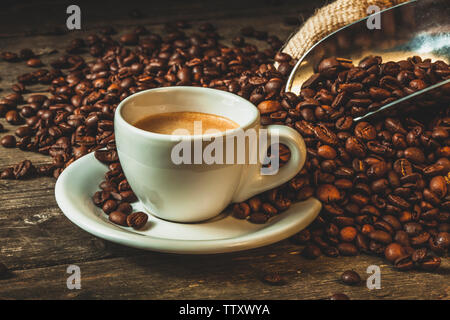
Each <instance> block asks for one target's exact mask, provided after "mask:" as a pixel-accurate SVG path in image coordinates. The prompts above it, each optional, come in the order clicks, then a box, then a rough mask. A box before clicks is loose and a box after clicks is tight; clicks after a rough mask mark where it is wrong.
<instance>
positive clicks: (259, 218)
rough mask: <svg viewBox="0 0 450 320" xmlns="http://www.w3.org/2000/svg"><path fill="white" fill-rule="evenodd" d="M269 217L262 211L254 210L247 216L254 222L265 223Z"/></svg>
mask: <svg viewBox="0 0 450 320" xmlns="http://www.w3.org/2000/svg"><path fill="white" fill-rule="evenodd" d="M268 219H269V217H268V216H267V215H266V214H264V213H262V212H255V213H252V214H251V215H250V216H249V221H250V222H252V223H256V224H262V223H266V222H267V220H268Z"/></svg>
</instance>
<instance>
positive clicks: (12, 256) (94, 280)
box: [0, 1, 450, 299]
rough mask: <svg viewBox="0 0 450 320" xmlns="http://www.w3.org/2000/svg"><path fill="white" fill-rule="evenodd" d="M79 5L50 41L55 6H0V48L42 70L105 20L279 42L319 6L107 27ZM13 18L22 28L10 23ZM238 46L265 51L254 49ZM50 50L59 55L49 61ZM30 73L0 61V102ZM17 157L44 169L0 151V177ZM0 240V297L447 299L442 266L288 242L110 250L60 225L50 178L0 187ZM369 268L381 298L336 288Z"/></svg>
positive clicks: (122, 18) (267, 6) (236, 10)
mask: <svg viewBox="0 0 450 320" xmlns="http://www.w3.org/2000/svg"><path fill="white" fill-rule="evenodd" d="M275 2H277V1H275ZM82 3H83V5H85V7H82V8H84V9H83V10H85V13H86V16H87V18H86V19H87V20H86V23H87V25H86V29H83V31H80V32H70V33H67V34H66V35H65V36H53V35H46V34H45V33H48V31H49V30H51V29H52V28H54V27H55V22H54V21H55V20H58V19H59V20H61V21H63V22H60V25H61V26H62V27H64V21H65V16H66V15H65V10H64V8H65V7H64V6H62V5H60V4H58V6H56V7H55V1H46V2H44V3H43V4H42V6H41V7H39V8H37V7H36V5H34V6H33V4H32V3H31V2H29V1H24V2H21V3H20V4H16V3H15V2H9V1H7V2H6V6H5V8H6V9H5V10H3V11H2V12H0V19H3V20H2V21H4V22H5V21H6V23H3V25H5V26H6V27H5V28H4V29H2V32H0V33H1V34H0V50H8V51H14V52H18V51H19V50H20V49H22V48H25V47H31V48H36V52H37V53H39V54H42V56H41V59H42V60H43V62H44V63H45V64H46V65H48V63H49V61H51V60H53V59H54V57H56V56H58V55H59V54H60V53H61V52H64V46H65V44H66V43H67V41H69V40H70V39H73V38H76V37H85V36H87V35H88V34H90V33H91V32H92V31H93V30H94V29H95V27H96V26H100V25H105V24H111V21H114V23H113V25H114V26H115V27H117V29H120V30H121V32H125V31H126V30H131V29H132V27H133V26H135V25H138V24H143V25H146V26H147V27H148V28H149V29H150V30H152V31H155V32H162V30H163V23H165V22H167V21H172V20H176V19H180V18H182V19H185V20H195V21H210V22H212V23H214V24H215V25H216V26H217V27H218V29H219V32H220V33H221V34H222V35H223V36H224V38H225V39H224V40H223V41H224V42H225V43H230V39H231V38H232V36H235V35H236V34H237V33H238V31H239V29H240V28H242V27H243V26H247V25H253V26H254V27H255V28H256V29H259V30H266V31H270V33H271V34H276V35H278V36H279V37H280V38H281V39H283V40H284V39H286V38H287V37H288V35H289V34H290V33H291V32H292V31H294V30H293V27H288V26H285V25H283V24H282V20H283V18H284V17H285V16H286V15H289V16H299V17H300V16H305V17H306V16H307V15H308V14H310V13H311V12H313V10H314V8H315V7H318V6H320V4H321V2H316V3H314V4H313V3H309V2H299V1H295V2H294V1H286V2H283V3H282V5H280V6H276V5H275V6H274V5H273V4H272V2H271V1H269V2H267V1H266V2H263V3H261V1H250V2H249V3H250V4H246V7H245V8H241V7H238V5H239V4H238V1H218V2H217V7H216V10H212V9H211V4H209V2H201V3H202V4H200V1H196V2H191V1H189V2H186V1H175V2H174V3H175V4H174V6H172V7H170V8H169V7H167V8H165V9H164V8H163V7H161V8H159V9H158V8H157V7H153V10H150V8H149V7H144V8H143V9H142V10H143V11H144V12H146V16H145V17H144V18H142V19H134V18H133V19H131V18H130V17H129V16H127V15H126V14H124V12H128V10H125V8H124V7H123V3H125V2H123V1H122V2H121V3H122V4H117V7H114V6H112V9H111V10H110V14H111V17H113V18H114V17H116V18H117V19H112V18H111V17H110V18H109V19H107V18H105V17H104V16H103V17H101V16H100V15H99V13H98V11H96V10H98V8H97V7H96V4H95V3H96V2H94V1H90V3H91V4H89V2H82ZM115 3H116V2H114V1H113V4H115ZM204 3H208V4H206V5H203V4H204ZM61 7H62V8H63V9H61ZM58 8H59V9H58ZM95 8H97V9H95ZM127 8H129V9H131V6H130V7H127ZM156 9H158V10H159V11H158V10H156ZM33 10H34V11H33ZM45 10H47V11H48V14H49V15H50V16H54V17H53V18H51V19H55V20H51V19H50V20H49V21H50V22H48V21H47V20H46V21H47V22H46V23H42V25H40V27H39V28H36V29H35V30H30V28H31V29H32V26H36V25H37V23H38V22H36V19H38V18H39V17H40V15H41V14H42V12H43V11H45ZM61 10H63V11H61ZM19 14H21V15H22V18H23V21H24V23H23V25H19V24H17V22H15V20H17V15H19ZM14 17H16V18H14ZM27 17H31V18H27ZM41 18H42V17H41ZM27 19H28V20H27ZM41 20H42V19H41ZM59 20H58V21H59ZM8 21H9V22H8ZM52 21H53V22H52ZM193 25H194V27H196V26H198V23H197V22H195V23H193ZM188 32H189V31H188ZM30 34H32V36H30ZM248 41H249V42H251V43H255V44H257V45H258V46H263V47H264V46H266V44H265V43H264V42H261V41H257V40H248ZM52 49H57V50H58V51H59V53H50V52H52ZM91 59H92V58H91ZM30 70H31V69H30V68H29V67H27V66H25V64H24V63H5V62H0V90H2V92H1V93H0V94H3V93H8V92H9V87H10V86H11V84H13V83H15V82H16V78H17V76H18V75H19V74H21V73H24V72H26V71H30ZM32 90H33V91H34V92H41V91H43V90H45V86H34V87H32ZM0 123H2V124H3V125H4V126H5V129H6V131H5V132H2V133H0V137H1V136H3V135H4V134H10V133H11V132H13V130H14V128H15V127H14V126H11V125H8V124H7V123H6V122H5V121H4V119H0ZM24 158H28V159H30V160H32V161H33V163H34V164H43V163H48V162H50V161H51V159H50V158H49V157H46V156H43V155H39V154H35V153H24V152H22V151H20V150H18V149H5V148H2V147H0V169H4V168H6V167H10V166H12V165H14V164H15V163H17V162H18V161H20V160H23V159H24ZM0 239H1V244H0V261H1V262H3V263H4V264H6V265H7V266H8V268H9V269H10V270H11V273H10V275H9V276H8V277H5V278H3V279H0V298H3V299H39V298H46V299H53V298H54V299H91V298H97V299H108V298H114V299H117V298H121V299H133V298H138V299H321V298H326V297H328V296H329V295H331V294H333V293H335V292H344V293H346V294H348V295H349V296H350V297H351V298H354V299H358V298H359V299H391V298H395V299H448V298H449V295H450V284H449V270H450V262H449V259H444V260H443V264H442V268H441V269H440V270H439V272H437V273H426V272H409V273H401V272H397V271H395V270H394V269H393V268H392V267H391V266H390V265H386V264H385V262H383V260H382V259H380V258H378V257H373V256H359V257H354V258H350V257H347V258H338V259H333V258H326V257H320V258H319V259H317V260H314V261H310V260H305V259H303V258H301V257H300V256H299V251H300V249H301V248H300V247H298V246H295V245H293V244H292V243H290V242H289V241H288V240H285V241H282V242H280V243H277V244H274V245H271V246H268V247H264V248H259V249H254V250H250V251H245V252H240V253H230V254H220V255H205V256H188V255H173V254H161V253H152V252H145V251H140V250H136V249H131V248H127V247H123V246H120V245H116V244H113V243H110V242H107V241H104V240H102V239H98V238H96V237H94V236H92V235H90V234H88V233H87V232H85V231H83V230H81V229H80V228H78V227H77V226H75V225H73V224H72V223H71V222H70V221H69V220H68V219H66V218H65V216H64V215H63V214H62V212H61V211H60V210H59V208H58V207H57V205H56V202H55V199H54V180H53V179H52V178H39V179H30V180H25V181H5V180H0ZM70 264H76V265H78V266H80V268H81V285H82V289H81V290H68V289H67V287H66V279H67V277H68V276H69V274H67V273H66V269H67V267H68V265H70ZM373 264H375V265H379V266H380V268H381V270H382V289H381V290H368V289H367V288H366V286H365V284H364V283H363V284H361V285H360V286H357V287H348V286H345V285H343V284H342V283H340V282H339V280H338V279H339V276H340V274H341V273H342V272H343V271H344V270H347V269H354V270H356V271H358V272H359V273H360V275H361V276H362V278H363V279H366V278H367V276H368V275H367V274H366V269H367V267H368V266H369V265H373ZM272 271H276V272H280V273H282V274H284V275H285V276H286V278H287V283H286V284H285V285H283V286H270V285H268V284H266V283H264V282H262V281H261V276H262V275H263V274H264V273H265V272H272Z"/></svg>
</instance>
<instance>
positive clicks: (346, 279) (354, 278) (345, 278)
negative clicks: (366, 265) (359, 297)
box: [341, 270, 361, 286]
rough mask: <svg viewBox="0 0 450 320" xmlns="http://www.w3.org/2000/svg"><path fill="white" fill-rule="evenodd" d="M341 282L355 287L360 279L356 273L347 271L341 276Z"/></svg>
mask: <svg viewBox="0 0 450 320" xmlns="http://www.w3.org/2000/svg"><path fill="white" fill-rule="evenodd" d="M341 280H342V282H343V283H345V284H348V285H352V286H353V285H357V284H359V283H360V282H361V277H360V276H359V274H358V273H357V272H356V271H353V270H347V271H344V272H343V273H342V274H341Z"/></svg>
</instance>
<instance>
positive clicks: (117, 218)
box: [108, 211, 128, 227]
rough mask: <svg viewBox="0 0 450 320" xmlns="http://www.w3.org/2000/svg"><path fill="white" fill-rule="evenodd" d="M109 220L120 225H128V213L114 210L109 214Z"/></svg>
mask: <svg viewBox="0 0 450 320" xmlns="http://www.w3.org/2000/svg"><path fill="white" fill-rule="evenodd" d="M108 218H109V221H111V222H113V223H115V224H118V225H120V226H124V227H127V226H128V224H127V215H126V214H125V213H123V212H120V211H113V212H111V213H110V214H109V217H108Z"/></svg>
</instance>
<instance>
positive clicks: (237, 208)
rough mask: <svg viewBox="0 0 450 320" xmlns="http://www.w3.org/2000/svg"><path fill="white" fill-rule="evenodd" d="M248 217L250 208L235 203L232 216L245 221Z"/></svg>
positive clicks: (243, 203) (243, 204)
mask: <svg viewBox="0 0 450 320" xmlns="http://www.w3.org/2000/svg"><path fill="white" fill-rule="evenodd" d="M249 215H250V206H249V205H248V204H247V203H245V202H241V203H236V204H234V206H233V216H234V217H236V218H238V219H246V218H247V217H248V216H249Z"/></svg>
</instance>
